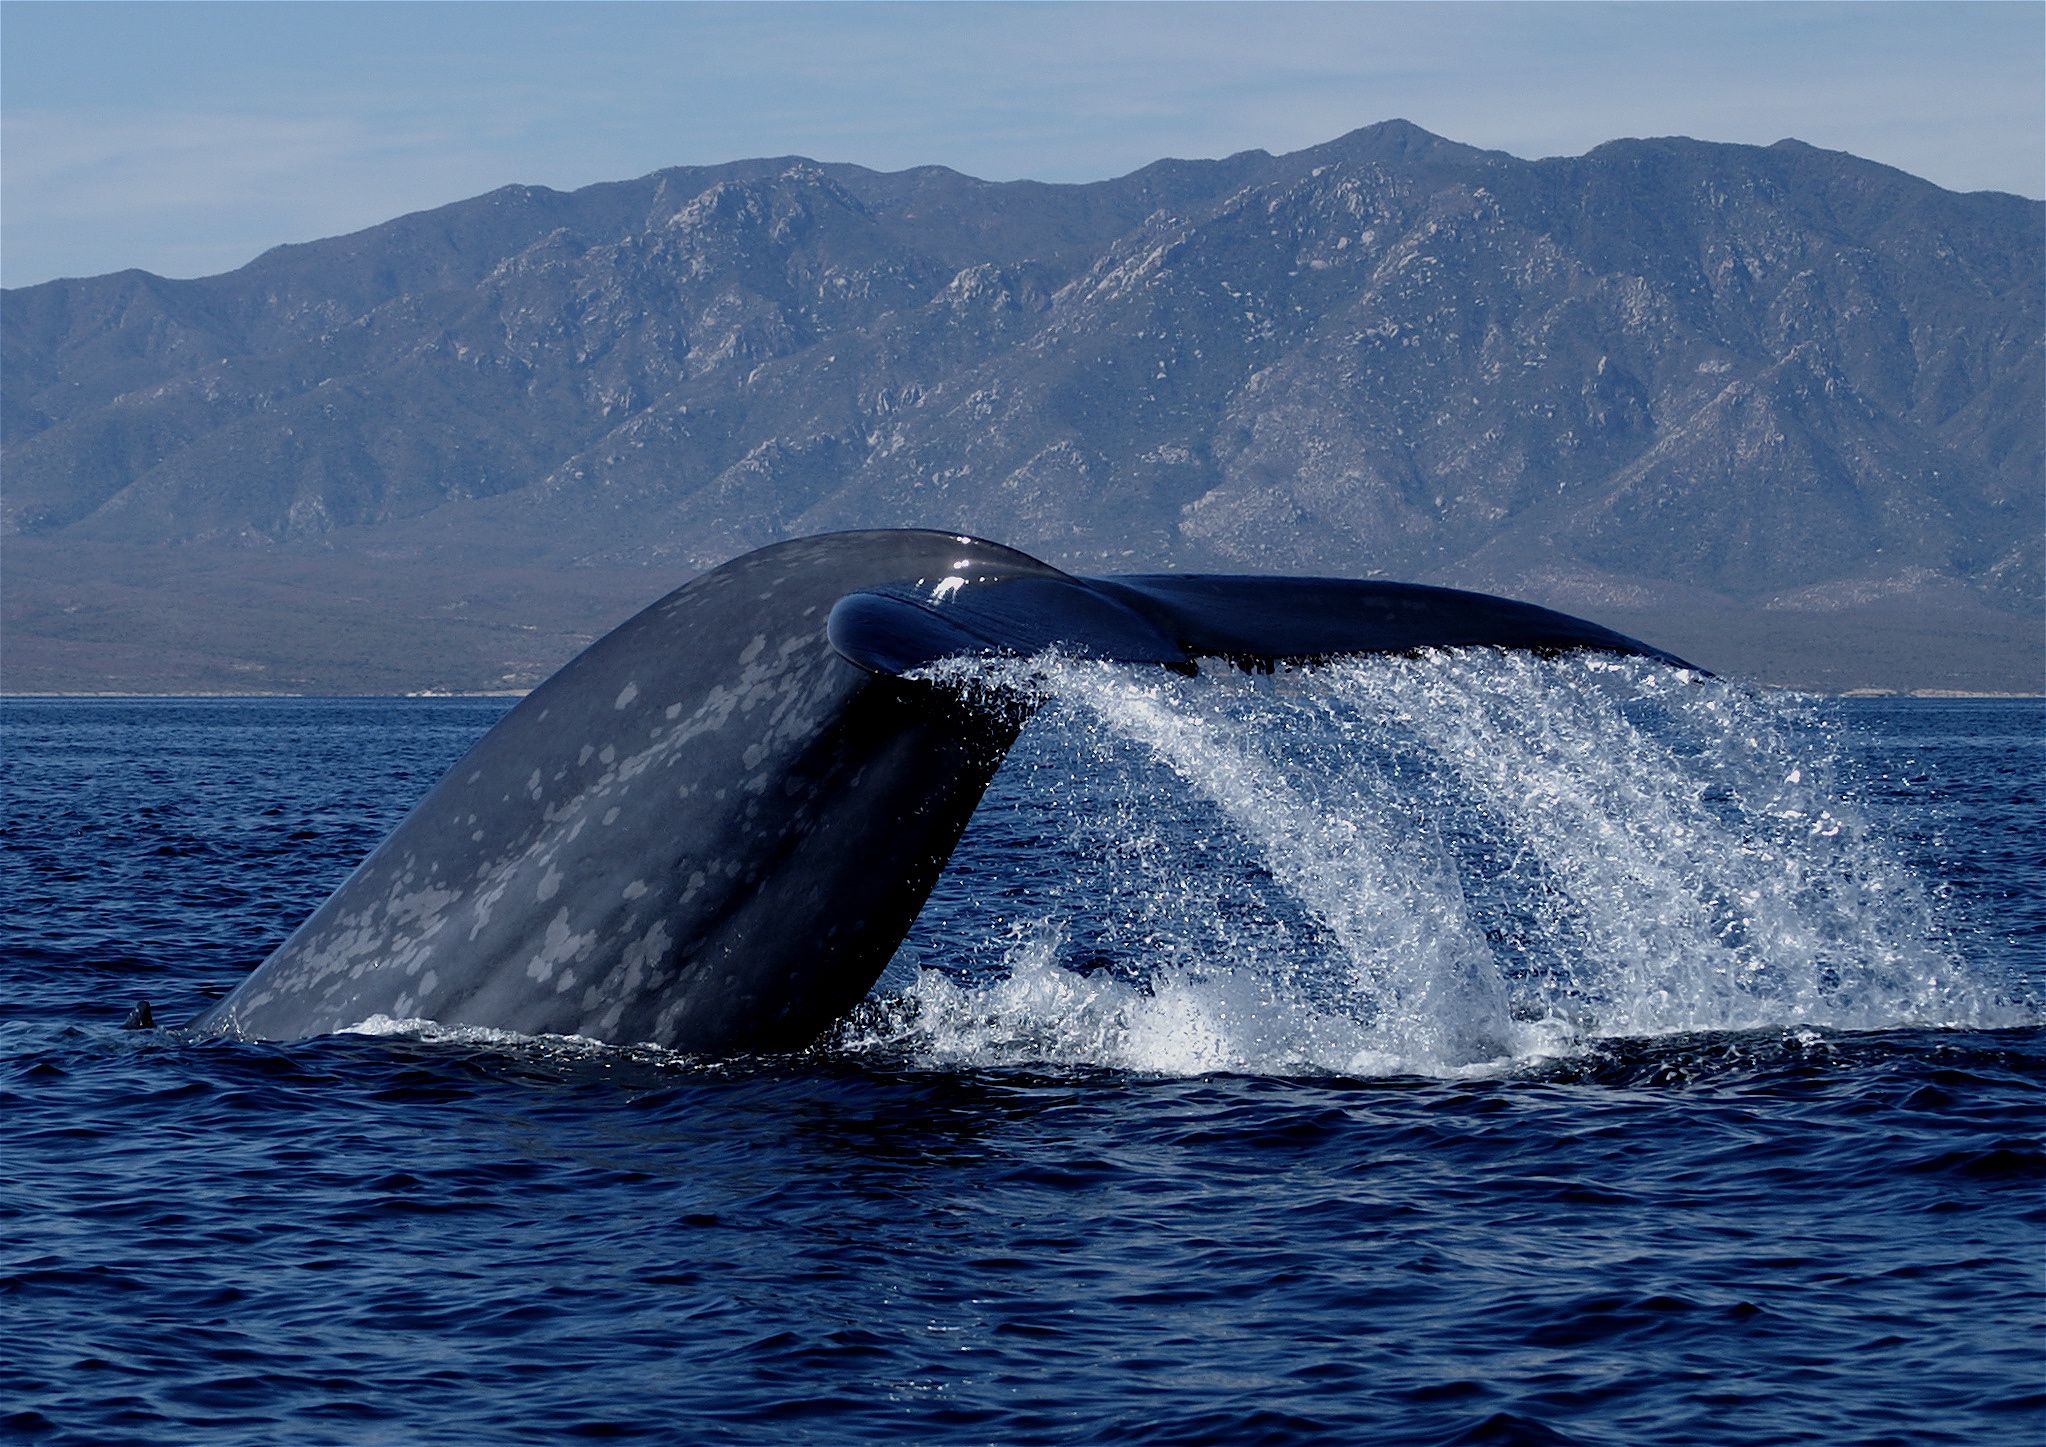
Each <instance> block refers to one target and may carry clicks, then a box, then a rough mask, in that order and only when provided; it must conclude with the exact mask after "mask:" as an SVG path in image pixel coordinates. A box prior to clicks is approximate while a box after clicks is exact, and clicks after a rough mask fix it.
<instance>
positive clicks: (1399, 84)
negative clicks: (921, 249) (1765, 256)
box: [0, 0, 2046, 286]
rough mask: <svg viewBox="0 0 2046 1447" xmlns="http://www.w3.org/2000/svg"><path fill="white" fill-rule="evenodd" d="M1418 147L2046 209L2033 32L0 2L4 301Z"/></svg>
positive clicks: (1141, 11)
mask: <svg viewBox="0 0 2046 1447" xmlns="http://www.w3.org/2000/svg"><path fill="white" fill-rule="evenodd" d="M1392 117H1403V118H1405V119H1407V120H1410V121H1413V122H1415V123H1416V124H1418V125H1421V126H1424V127H1426V128H1427V129H1429V130H1431V131H1435V132H1437V133H1438V134H1441V135H1444V136H1448V137H1450V138H1452V139H1455V140H1459V141H1464V142H1468V143H1470V144H1473V145H1479V146H1487V147H1493V148H1497V149H1500V150H1504V151H1509V152H1511V153H1513V154H1515V155H1518V156H1524V157H1530V158H1532V157H1539V156H1550V155H1575V154H1580V153H1582V152H1583V151H1586V150H1588V149H1590V148H1591V147H1592V146H1595V145H1597V144H1598V143H1600V142H1601V141H1606V140H1611V139H1613V138H1615V137H1620V136H1645V135H1689V136H1696V137H1700V138H1702V139H1707V140H1716V141H1734V142H1743V143H1754V144H1767V143H1769V142H1771V141H1775V140H1779V139H1781V138H1783V137H1785V136H1794V137H1796V138H1798V139H1800V140H1804V141H1808V142H1810V143H1811V144H1813V145H1816V146H1822V147H1827V148H1831V149H1838V150H1846V151H1852V152H1854V153H1856V154H1857V155H1862V156H1866V157H1869V158H1871V159H1873V160H1877V161H1881V162H1884V163H1885V164H1888V165H1892V166H1897V167H1900V168H1902V169H1904V170H1906V171H1910V172H1913V173H1914V174H1917V175H1920V176H1924V177H1926V178H1928V179H1930V180H1932V181H1935V182H1937V183H1939V184H1940V185H1942V186H1946V187H1949V188H1951V189H1954V190H1960V191H1971V190H1983V189H1994V190H2003V191H2013V192H2016V193H2018V194H2020V195H2025V196H2031V197H2038V196H2040V195H2041V194H2042V193H2046V4H2042V3H2039V0H2007V3H1983V4H1975V3H1965V4H1943V3H1935V4H1916V3H1875V4H1871V3H1845V4H1835V3H1796V4H1774V3H1745V4H1739V3H1703V4H1660V5H1656V4H1534V3H1505V4H1489V3H1465V4H1316V5H1294V4H1252V5H1239V4H1202V5H1187V4H1174V3H1163V0H1156V3H1130V4H1090V5H1074V4H978V5H950V4H915V5H902V4H860V3H833V4H817V5H813V4H794V3H792V4H767V5H758V4H717V5H682V4H659V3H637V4H634V3H627V4H612V3H529V4H498V3H490V0H479V3H381V0H371V3H246V4H210V3H209V4H182V3H144V4H129V3H104V4H102V3H82V0H4V3H0V281H4V282H5V284H6V285H8V286H23V285H28V284H32V283H35V282H39V281H45V280H48V279H50V278H52V277H56V276H89V275H96V274H99V273H102V272H108V271H115V270H119V269H121V268H124V267H131V266H134V267H141V268H144V269H145V270H149V271H154V272H157V273H160V274H163V275H168V276H198V275H206V274H210V273H214V272H219V271H225V270H229V269H231V268H233V267H236V266H239V265H241V264H242V263H244V262H246V261H248V260H250V259H252V258H253V257H255V256H256V255H258V254H259V253H260V252H262V251H264V250H266V249H267V248H269V247H271V246H274V245H277V244H279V243H283V242H288V241H307V240H312V239H314V238H316V237H321V236H329V235H334V234H337V233H340V232H344V231H352V230H356V229H359V228H361V227H364V226H370V225H374V224H375V223H377V222H379V221H383V220H387V219H389V218H390V217H392V216H396V215H400V214H403V213H405V212H408V211H416V210H422V209H425V208H429V207H433V206H439V205H443V204H445V203H447V202H450V201H455V200H459V199H461V198H463V197H465V196H473V195H477V194H480V193H482V192H484V191H488V190H492V189H494V188H496V187H498V186H502V185H506V184H509V183H513V182H520V183H527V184H536V185H545V186H553V187H557V188H560V189H564V190H566V189H571V188H574V187H577V186H584V185H589V184H591V183H593V182H597V181H606V180H617V179H620V178H623V177H629V176H637V175H643V174H645V173H646V172H648V171H652V170H655V169H658V168H660V167H663V166H675V165H692V164H705V163H711V162H717V161H726V160H734V159H738V158H741V157H747V156H763V155H766V156H779V155H803V156H809V157H811V158H813V159H816V160H824V161H852V162H857V163H859V164H862V165H866V166H872V167H875V168H877V169H884V170H892V169H899V168H901V167H906V166H914V165H925V164H933V163H935V164H940V165H946V166H951V167H954V168H956V169H958V170H961V171H964V172H967V173H968V174H971V175H975V176H981V177H985V178H988V179H992V180H1009V179H1013V178H1017V177H1024V176H1028V177H1035V178H1037V179H1040V180H1048V181H1088V180H1098V179H1101V178H1103V177H1107V176H1114V175H1120V174H1123V173H1125V172H1128V171H1131V170H1134V169H1136V168H1137V167H1139V166H1142V165H1144V164H1146V163H1148V162H1150V161H1154V160H1157V159H1159V158H1160V157H1163V156H1178V157H1210V156H1223V155H1228V154H1231V153H1233V152H1236V151H1242V150H1250V149H1263V150H1268V151H1274V152H1283V151H1291V150H1298V149H1300V148H1302V147H1304V146H1309V145H1313V144H1316V143H1318V142H1321V141H1326V140H1329V139H1332V138H1334V137H1335V136H1338V135H1341V134H1343V133H1344V132H1347V131H1350V130H1354V129H1356V128H1357V127H1358V126H1362V125H1368V124H1371V123H1372V122H1375V121H1380V120H1386V119H1390V118H1392Z"/></svg>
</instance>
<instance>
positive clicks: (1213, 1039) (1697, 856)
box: [840, 650, 2028, 1075]
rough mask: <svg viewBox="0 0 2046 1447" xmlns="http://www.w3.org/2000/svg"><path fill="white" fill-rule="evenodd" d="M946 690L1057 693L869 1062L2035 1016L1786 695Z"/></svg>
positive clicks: (1394, 665)
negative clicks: (1944, 912) (1882, 832)
mask: <svg viewBox="0 0 2046 1447" xmlns="http://www.w3.org/2000/svg"><path fill="white" fill-rule="evenodd" d="M930 676H932V677H933V678H934V679H935V680H936V681H938V682H940V683H942V684H944V685H946V686H950V687H955V688H959V689H962V690H966V691H969V692H971V691H974V690H997V691H1000V690H1008V691H1017V692H1021V693H1024V694H1026V695H1027V696H1028V697H1029V699H1030V701H1031V702H1033V703H1034V704H1035V705H1036V706H1037V709H1038V713H1037V717H1036V719H1035V720H1034V721H1033V723H1032V725H1031V727H1030V729H1028V730H1026V732H1025V735H1024V741H1023V743H1021V744H1019V746H1018V749H1017V751H1016V753H1015V754H1013V755H1012V757H1011V761H1010V764H1009V765H1008V766H1007V768H1006V769H1005V771H1004V775H1003V777H1002V778H1001V779H998V780H997V782H996V785H995V788H994V789H993V790H992V791H991V792H990V795H989V799H988V802H987V803H986V804H984V805H983V806H982V812H981V815H980V816H978V817H977V818H976V820H975V823H974V825H973V827H972V829H971V830H969V833H968V836H967V838H966V840H965V841H964V842H963V843H962V845H961V848H960V850H959V852H958V854H957V855H955V858H954V866H953V868H952V869H951V870H950V871H949V872H948V874H947V876H946V877H945V879H944V880H943V881H941V883H940V885H939V888H938V891H937V892H936V893H935V894H934V895H933V898H932V901H931V905H930V906H929V907H928V908H927V909H926V911H925V916H924V919H923V920H922V921H920V922H919V925H918V928H917V930H916V931H915V932H914V933H913V934H912V935H911V936H910V938H909V940H908V941H906V942H905V944H904V947H903V950H902V951H901V952H900V953H899V954H898V956H897V958H896V961H895V963H894V964H893V965H892V966H891V967H890V971H889V973H888V975H887V976H885V977H884V979H883V982H882V985H881V986H880V987H879V989H878V991H877V994H876V996H875V997H874V999H873V1000H871V1001H870V1003H869V1008H868V1009H867V1010H866V1011H864V1012H863V1013H862V1014H861V1015H860V1016H858V1017H856V1018H855V1020H854V1021H853V1022H851V1023H850V1024H849V1025H848V1026H847V1028H846V1029H845V1030H843V1031H842V1032H841V1035H840V1043H841V1044H842V1045H844V1046H845V1047H847V1048H850V1049H853V1050H855V1051H861V1050H884V1051H889V1052H906V1053H907V1054H908V1055H910V1056H911V1057H912V1058H914V1059H917V1060H919V1061H924V1062H928V1063H932V1064H940V1065H971V1064H1015V1063H1033V1062H1034V1063H1047V1064H1054V1065H1061V1066H1101V1067H1108V1068H1126V1069H1135V1070H1140V1071H1153V1072H1161V1073H1198V1072H1206V1071H1218V1070H1219V1071H1243V1072H1250V1073H1273V1074H1296V1073H1324V1072H1336V1073H1343V1074H1353V1075H1358V1074H1361V1075H1378V1074H1388V1073H1403V1072H1420V1073H1431V1074H1456V1073H1466V1072H1477V1073H1488V1072H1495V1071H1497V1070H1499V1069H1502V1068H1510V1067H1512V1066H1513V1065H1515V1064H1517V1063H1522V1062H1527V1061H1530V1060H1538V1059H1541V1058H1545V1057H1551V1056H1555V1055H1558V1054H1564V1053H1568V1052H1570V1051H1572V1050H1574V1049H1577V1048H1581V1047H1582V1046H1583V1045H1584V1043H1585V1042H1587V1041H1590V1040H1593V1039H1598V1038H1602V1037H1614V1036H1650V1035H1666V1034H1673V1033H1681V1032H1692V1031H1740V1030H1761V1029H1783V1028H1798V1027H1816V1028H1821V1029H1835V1030H1861V1029H1879V1028H1885V1027H1890V1026H1901V1025H1945V1024H1966V1025H1993V1024H2011V1023H2019V1022H2020V1021H2022V1020H2024V1019H2026V1018H2028V1016H2027V1015H2026V1013H2025V1012H2023V1011H2021V1010H2019V1009H2018V1008H2016V1007H2014V1006H2012V1005H2011V1004H2010V1003H2008V1002H2007V1001H2006V1000H2005V999H2003V998H2002V996H2001V995H1999V993H1998V992H1997V990H1996V989H1995V988H1994V986H1993V984H1992V983H1989V982H1985V981H1981V980H1978V979H1975V978H1973V977H1972V976H1971V975H1970V974H1969V972H1968V971H1967V970H1966V969H1965V968H1964V966H1963V964H1962V962H1961V961H1960V959H1959V957H1958V955H1957V953H1956V951H1955V949H1954V947H1953V945H1952V943H1951V941H1950V940H1949V939H1948V938H1947V936H1946V934H1945V933H1944V932H1943V930H1942V928H1941V925H1940V922H1939V920H1938V919H1937V917H1936V913H1935V910H1934V908H1933V905H1932V902H1931V900H1930V899H1929V898H1928V896H1927V894H1926V891H1925V890H1924V889H1923V888H1922V887H1921V885H1920V884H1919V883H1918V881H1917V880H1916V879H1915V877H1914V876H1913V875H1912V874H1911V873H1910V872H1909V871H1908V870H1907V869H1906V868H1905V867H1904V866H1903V864H1902V863H1901V862H1900V861H1899V860H1898V859H1897V857H1896V856H1895V854H1894V853H1893V852H1892V851H1891V850H1890V849H1888V848H1887V847H1886V845H1885V844H1884V842H1883V841H1882V840H1881V839H1880V838H1879V837H1878V836H1877V834H1876V833H1875V831H1874V830H1873V829H1872V828H1871V826H1870V823H1869V820H1868V818H1867V816H1866V815H1865V813H1864V812H1863V811H1862V809H1861V808H1860V807H1859V806H1858V805H1857V804H1856V802H1855V801H1854V799H1853V797H1852V792H1851V791H1850V790H1847V789H1845V788H1843V786H1842V785H1841V783H1840V781H1839V779H1838V777H1837V775H1838V772H1839V770H1838V767H1837V765H1836V763H1835V760H1836V759H1837V758H1838V757H1839V750H1838V746H1837V741H1836V740H1835V739H1834V738H1833V736H1832V734H1831V732H1830V730H1829V729H1828V727H1827V726H1826V724H1825V723H1824V721H1823V720H1822V719H1821V718H1820V717H1819V715H1818V714H1817V713H1816V712H1815V711H1814V710H1813V709H1811V708H1809V707H1807V706H1804V705H1802V704H1800V703H1798V702H1797V701H1795V700H1790V701H1785V700H1782V699H1779V698H1775V697H1771V696H1767V695H1764V694H1762V693H1760V692H1758V691H1756V690H1754V689H1752V688H1748V687H1744V686H1741V685H1738V684H1733V683H1728V682H1725V681H1721V680H1714V679H1700V678H1698V677H1696V676H1694V675H1690V674H1686V673H1680V672H1674V671H1671V670H1668V669H1664V668H1661V667H1658V666H1655V665H1651V664H1646V663H1642V662H1638V661H1634V660H1620V659H1613V658H1608V657H1604V656H1598V655H1575V656H1570V657H1566V658H1560V659H1537V658H1532V657H1528V656H1525V655H1512V654H1501V653H1498V652H1494V651H1490V650H1474V651H1468V652H1461V653H1453V654H1446V655H1445V654H1434V655H1430V656H1427V657H1423V658H1374V659H1365V660H1358V661H1354V662H1349V663H1345V664H1341V665H1337V666H1332V667H1327V668H1321V669H1313V670H1302V671H1298V672H1286V671H1282V672H1281V673H1280V674H1278V675H1277V676H1275V677H1268V678H1256V677H1250V676H1246V675H1241V674H1236V673H1233V672H1230V671H1227V670H1216V671H1214V672H1212V673H1209V674H1204V675H1203V676H1201V677H1199V678H1194V679H1181V678H1177V677H1174V676H1171V675H1167V674H1162V673H1159V672H1156V671H1150V670H1133V669H1129V668H1125V667H1119V666H1115V665H1105V664H1095V663H1080V662H1073V661H1069V660H1060V659H1037V660H1032V661H1030V662H1028V663H985V662H954V663H948V664H944V665H940V666H939V667H938V668H936V669H934V670H933V671H932V673H931V675H930Z"/></svg>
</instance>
